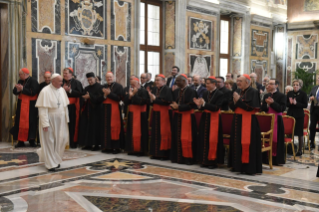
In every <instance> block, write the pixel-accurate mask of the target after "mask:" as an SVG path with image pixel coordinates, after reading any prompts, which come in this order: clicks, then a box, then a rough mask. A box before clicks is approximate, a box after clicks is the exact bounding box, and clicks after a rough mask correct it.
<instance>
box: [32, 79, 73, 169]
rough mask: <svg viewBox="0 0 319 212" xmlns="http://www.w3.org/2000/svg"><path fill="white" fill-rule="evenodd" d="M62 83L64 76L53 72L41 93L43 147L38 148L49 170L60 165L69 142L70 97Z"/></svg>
mask: <svg viewBox="0 0 319 212" xmlns="http://www.w3.org/2000/svg"><path fill="white" fill-rule="evenodd" d="M61 85H62V77H61V76H60V75H59V74H53V75H52V77H51V84H50V85H48V86H46V87H44V88H43V89H42V91H41V92H40V94H39V97H38V100H37V103H36V105H35V106H36V107H37V108H38V109H39V132H40V142H41V148H40V149H38V150H37V153H38V155H39V158H40V162H44V164H45V167H46V168H47V169H49V171H55V169H56V168H59V167H60V164H61V162H62V157H63V153H64V150H65V147H66V146H67V145H68V144H69V126H68V122H69V115H68V104H69V99H68V97H67V95H66V92H65V90H64V89H63V88H61Z"/></svg>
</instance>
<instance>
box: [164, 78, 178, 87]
mask: <svg viewBox="0 0 319 212" xmlns="http://www.w3.org/2000/svg"><path fill="white" fill-rule="evenodd" d="M176 78H177V75H176V76H175V82H176ZM172 79H173V77H169V78H167V82H166V85H167V86H168V87H170V88H171V86H170V84H171V81H172Z"/></svg>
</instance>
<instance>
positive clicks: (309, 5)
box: [304, 0, 319, 12]
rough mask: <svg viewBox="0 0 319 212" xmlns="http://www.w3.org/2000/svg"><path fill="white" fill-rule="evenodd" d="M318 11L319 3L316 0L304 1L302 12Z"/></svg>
mask: <svg viewBox="0 0 319 212" xmlns="http://www.w3.org/2000/svg"><path fill="white" fill-rule="evenodd" d="M318 10H319V1H317V0H305V3H304V11H305V12H307V11H318Z"/></svg>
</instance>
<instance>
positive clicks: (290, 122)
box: [282, 116, 296, 160]
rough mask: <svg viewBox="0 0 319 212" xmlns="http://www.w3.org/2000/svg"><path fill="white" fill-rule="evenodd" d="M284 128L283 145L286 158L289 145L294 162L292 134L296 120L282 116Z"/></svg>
mask: <svg viewBox="0 0 319 212" xmlns="http://www.w3.org/2000/svg"><path fill="white" fill-rule="evenodd" d="M282 119H283V122H284V128H285V145H286V158H287V145H288V144H291V146H292V152H293V154H294V160H296V154H295V147H294V132H295V124H296V120H295V118H294V117H291V116H282Z"/></svg>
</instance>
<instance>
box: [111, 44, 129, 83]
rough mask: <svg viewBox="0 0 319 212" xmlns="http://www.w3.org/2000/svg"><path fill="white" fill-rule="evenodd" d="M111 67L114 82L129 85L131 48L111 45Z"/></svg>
mask: <svg viewBox="0 0 319 212" xmlns="http://www.w3.org/2000/svg"><path fill="white" fill-rule="evenodd" d="M111 60H112V63H111V69H112V72H113V73H114V76H115V80H116V82H118V83H120V84H121V85H122V86H123V87H126V86H128V85H129V80H128V79H129V77H130V75H131V65H130V64H131V48H130V47H124V46H112V47H111Z"/></svg>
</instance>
